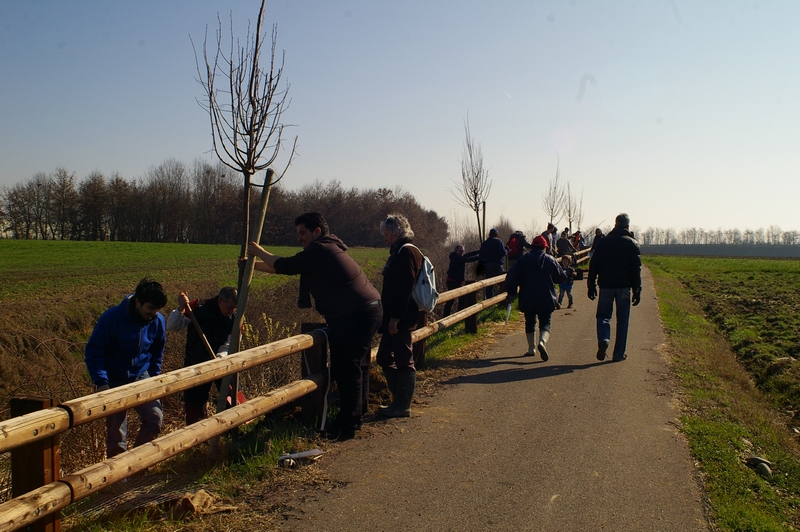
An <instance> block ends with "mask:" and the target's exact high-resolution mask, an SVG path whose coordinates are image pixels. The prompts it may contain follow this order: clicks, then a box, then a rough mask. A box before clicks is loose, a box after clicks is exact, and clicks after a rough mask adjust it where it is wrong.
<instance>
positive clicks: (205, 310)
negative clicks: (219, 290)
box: [183, 296, 234, 366]
mask: <svg viewBox="0 0 800 532" xmlns="http://www.w3.org/2000/svg"><path fill="white" fill-rule="evenodd" d="M194 316H195V318H197V323H199V324H200V328H201V329H202V330H203V334H204V335H205V337H206V340H208V344H209V345H210V346H211V349H212V350H213V351H214V353H216V352H217V351H218V350H219V348H220V346H222V345H223V344H224V343H225V342H227V341H228V336H229V335H230V334H231V329H233V320H234V315H233V314H231V315H230V316H223V314H222V312H221V311H220V310H219V296H216V297H213V298H211V299H209V300H208V301H206V302H205V303H203V304H202V305H199V306H198V307H197V308H196V309H195V310H194ZM207 360H211V355H210V354H209V352H208V351H207V350H206V346H205V345H204V344H203V340H202V338H200V335H199V334H198V332H197V330H196V329H195V328H194V327H193V326H191V325H190V326H189V328H188V329H187V331H186V356H185V357H184V361H183V365H184V366H191V365H194V364H199V363H200V362H205V361H207Z"/></svg>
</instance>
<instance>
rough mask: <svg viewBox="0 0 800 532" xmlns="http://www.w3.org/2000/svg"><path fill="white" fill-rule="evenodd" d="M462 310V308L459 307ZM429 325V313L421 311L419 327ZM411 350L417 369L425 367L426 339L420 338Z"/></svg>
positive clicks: (418, 319)
mask: <svg viewBox="0 0 800 532" xmlns="http://www.w3.org/2000/svg"><path fill="white" fill-rule="evenodd" d="M459 310H461V309H459ZM426 325H428V313H427V312H422V311H420V313H419V317H418V318H417V329H419V328H421V327H425V326H426ZM411 352H412V353H413V354H414V367H415V368H417V369H425V339H424V338H423V339H422V340H418V341H417V342H416V343H415V344H414V345H413V346H411Z"/></svg>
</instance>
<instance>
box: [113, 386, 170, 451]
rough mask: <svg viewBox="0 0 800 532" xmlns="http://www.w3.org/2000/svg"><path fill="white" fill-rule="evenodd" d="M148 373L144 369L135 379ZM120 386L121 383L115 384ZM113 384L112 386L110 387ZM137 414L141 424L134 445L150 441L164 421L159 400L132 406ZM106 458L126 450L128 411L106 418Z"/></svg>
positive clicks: (156, 434) (155, 436) (158, 431)
mask: <svg viewBox="0 0 800 532" xmlns="http://www.w3.org/2000/svg"><path fill="white" fill-rule="evenodd" d="M148 378H150V375H149V374H148V373H147V372H146V371H145V372H144V373H143V374H142V375H141V376H140V377H139V378H138V379H137V380H142V379H148ZM117 386H121V385H119V384H118V385H117ZM113 387H115V386H112V388H113ZM134 410H136V413H137V414H139V420H140V421H141V422H142V426H141V427H140V428H139V434H137V435H136V443H135V445H141V444H143V443H147V442H151V441H153V440H155V439H156V438H157V437H158V434H159V433H160V432H161V425H162V423H163V421H164V412H163V411H162V410H161V401H160V400H158V399H156V400H155V401H150V402H149V403H145V404H143V405H139V406H137V407H134ZM106 431H107V433H108V435H107V436H106V458H111V457H112V456H116V455H118V454H120V453H123V452H125V451H127V450H128V411H127V410H126V411H124V412H117V413H116V414H111V415H110V416H108V417H107V418H106Z"/></svg>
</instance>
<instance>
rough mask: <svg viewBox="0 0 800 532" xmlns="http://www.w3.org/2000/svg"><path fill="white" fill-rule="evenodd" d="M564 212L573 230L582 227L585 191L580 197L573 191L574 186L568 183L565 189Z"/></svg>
mask: <svg viewBox="0 0 800 532" xmlns="http://www.w3.org/2000/svg"><path fill="white" fill-rule="evenodd" d="M564 214H565V215H566V217H567V223H568V225H569V227H570V229H571V230H578V229H580V228H581V222H582V221H583V191H581V195H580V197H579V196H578V195H577V194H574V193H573V192H572V187H571V186H570V184H569V183H567V185H566V188H565V191H564Z"/></svg>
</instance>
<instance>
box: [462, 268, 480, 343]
mask: <svg viewBox="0 0 800 532" xmlns="http://www.w3.org/2000/svg"><path fill="white" fill-rule="evenodd" d="M470 283H472V281H467V284H470ZM477 303H478V292H470V293H469V294H464V295H463V296H461V298H460V299H459V302H458V310H462V309H465V308H467V307H471V306H472V305H476V304H477ZM464 330H465V331H466V332H467V333H468V334H478V315H477V314H473V315H472V316H469V317H468V318H465V319H464Z"/></svg>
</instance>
